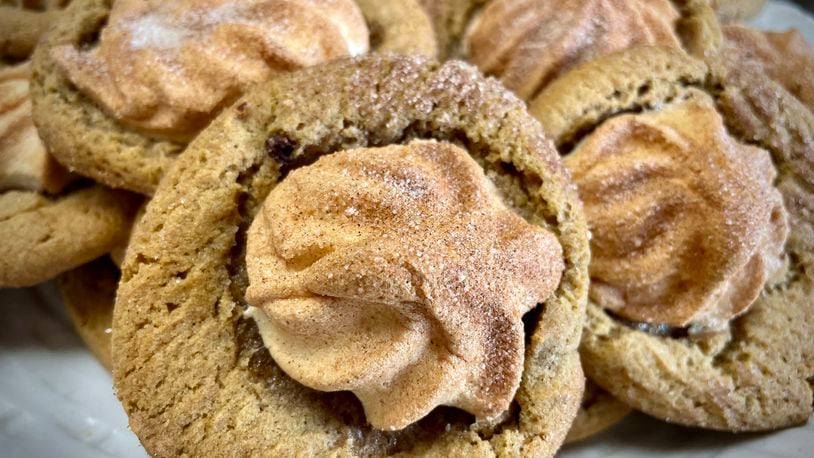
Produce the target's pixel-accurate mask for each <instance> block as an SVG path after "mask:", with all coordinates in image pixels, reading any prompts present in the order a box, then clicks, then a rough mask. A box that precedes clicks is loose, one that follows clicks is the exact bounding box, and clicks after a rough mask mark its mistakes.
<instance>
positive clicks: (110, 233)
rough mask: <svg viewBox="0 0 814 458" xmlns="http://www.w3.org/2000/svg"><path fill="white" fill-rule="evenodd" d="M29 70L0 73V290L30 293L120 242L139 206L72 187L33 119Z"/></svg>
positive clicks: (93, 188)
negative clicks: (35, 286)
mask: <svg viewBox="0 0 814 458" xmlns="http://www.w3.org/2000/svg"><path fill="white" fill-rule="evenodd" d="M29 74H30V70H29V65H28V64H27V63H24V64H20V65H16V66H13V67H9V68H6V69H3V70H0V258H2V259H0V286H4V287H5V286H31V285H33V284H36V283H39V282H42V281H45V280H48V279H50V278H52V277H53V276H55V275H57V274H59V273H61V272H64V271H65V270H68V269H71V268H73V267H76V266H78V265H80V264H83V263H85V262H87V261H89V260H91V259H94V258H96V257H98V256H100V255H102V254H103V253H106V252H108V251H109V250H110V249H111V248H112V247H113V246H114V245H115V244H116V243H119V241H120V240H121V239H122V238H123V237H126V234H127V231H128V229H127V228H128V226H129V224H130V221H131V218H132V214H133V212H134V209H135V204H136V201H137V199H136V198H135V196H132V195H129V194H128V193H124V192H114V191H111V190H109V189H107V188H104V187H103V186H98V185H92V184H88V183H73V184H71V182H72V181H74V180H75V179H76V178H77V177H76V176H73V175H72V174H69V173H68V172H67V171H66V170H65V169H63V168H62V167H61V166H60V165H59V164H57V163H56V162H55V161H54V160H53V158H51V156H50V155H49V154H48V153H47V151H46V149H45V146H44V145H43V144H42V142H41V141H40V138H39V135H38V134H37V130H36V128H35V127H34V124H33V122H32V120H31V101H30V98H29V96H28V76H29Z"/></svg>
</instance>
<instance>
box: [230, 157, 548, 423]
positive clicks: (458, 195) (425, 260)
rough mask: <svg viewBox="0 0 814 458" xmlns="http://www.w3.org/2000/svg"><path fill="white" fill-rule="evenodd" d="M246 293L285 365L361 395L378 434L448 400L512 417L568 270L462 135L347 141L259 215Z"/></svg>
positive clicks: (275, 194) (310, 382)
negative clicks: (440, 139) (530, 315)
mask: <svg viewBox="0 0 814 458" xmlns="http://www.w3.org/2000/svg"><path fill="white" fill-rule="evenodd" d="M246 265H247V269H248V274H249V287H248V290H247V292H246V299H247V301H248V302H249V304H251V305H252V306H253V307H251V308H250V309H249V312H248V314H249V316H252V317H254V318H255V320H256V321H257V323H258V326H259V328H260V331H261V335H262V337H263V341H264V343H265V345H266V346H267V347H268V349H269V351H270V353H271V356H272V357H273V358H274V360H275V361H276V363H277V364H278V365H279V366H280V367H281V368H282V369H283V370H284V371H285V372H286V373H287V374H288V375H289V376H291V377H292V378H293V379H295V380H297V381H299V382H300V383H302V384H304V385H306V386H308V387H311V388H314V389H317V390H322V391H340V390H350V391H352V392H353V393H354V394H355V395H356V396H357V397H358V398H359V400H360V401H361V403H362V405H363V407H364V410H365V414H366V416H367V419H368V421H369V422H370V423H371V424H372V425H373V426H374V427H376V428H379V429H384V430H397V429H401V428H404V427H406V426H408V425H410V424H411V423H413V422H415V421H417V420H419V419H421V418H422V417H424V416H425V415H427V414H428V413H429V412H430V411H431V410H432V409H433V408H435V407H436V406H439V405H446V406H454V407H458V408H461V409H463V410H466V411H468V412H470V413H472V414H474V415H475V416H476V417H477V418H478V419H492V418H495V417H497V416H498V415H500V414H501V413H503V412H505V411H506V410H507V409H508V407H509V404H510V403H511V401H512V399H513V398H514V394H515V392H516V391H517V388H518V386H519V384H520V378H521V375H522V372H523V360H524V351H525V344H524V342H525V341H524V339H525V337H524V328H523V322H522V316H523V315H524V314H525V313H526V312H528V311H530V310H531V309H533V308H534V307H535V306H536V305H537V304H539V303H542V302H544V301H545V300H546V299H547V298H549V297H550V296H551V294H552V293H553V292H554V290H555V289H556V288H557V286H558V285H559V281H560V277H561V276H562V271H563V269H564V262H563V259H562V247H561V246H560V244H559V242H558V240H557V238H556V237H555V236H554V235H553V234H551V233H550V232H548V231H546V230H544V229H542V228H540V227H537V226H534V225H531V224H529V223H527V222H526V221H525V220H524V219H523V218H522V217H520V216H518V215H517V214H516V213H514V212H513V211H511V210H510V209H508V208H507V207H506V206H505V205H504V204H503V203H502V201H501V200H500V198H499V197H498V195H497V191H496V189H495V188H494V186H493V185H492V184H491V182H489V181H488V179H487V178H486V176H485V175H484V172H483V170H482V169H481V167H480V166H479V165H478V164H477V163H476V162H475V161H474V160H473V159H472V158H471V157H470V156H469V154H468V153H467V152H466V151H464V150H463V149H461V148H459V147H457V146H454V145H452V144H450V143H437V142H434V141H413V142H411V143H409V144H407V145H394V146H387V147H381V148H364V149H354V150H346V151H341V152H337V153H333V154H330V155H327V156H323V157H322V158H320V159H319V160H318V161H317V162H316V163H314V164H313V165H310V166H306V167H303V168H300V169H297V170H295V171H293V172H291V173H290V174H289V175H288V176H287V177H286V178H285V179H284V180H283V181H282V182H281V183H280V184H279V185H277V187H276V188H274V189H273V190H272V191H271V193H270V194H269V196H268V197H267V199H266V200H265V202H264V203H263V207H262V209H261V211H260V213H259V214H258V216H257V217H256V218H255V220H254V222H253V223H252V225H251V227H250V229H249V233H248V242H247V255H246Z"/></svg>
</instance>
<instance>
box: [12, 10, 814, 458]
mask: <svg viewBox="0 0 814 458" xmlns="http://www.w3.org/2000/svg"><path fill="white" fill-rule="evenodd" d="M754 25H756V26H758V27H760V28H763V29H766V30H785V29H788V28H789V27H796V28H798V29H800V31H801V32H803V34H804V35H805V36H806V38H807V39H808V41H809V43H814V19H812V18H811V17H810V16H808V15H807V14H805V13H803V12H802V11H801V10H800V9H799V8H797V7H795V6H793V5H791V4H789V3H786V2H780V1H772V2H771V3H770V4H769V5H767V7H766V9H765V10H764V11H763V13H762V14H761V15H760V17H758V18H757V19H756V20H755V21H754ZM0 310H2V312H3V318H2V321H0V456H3V457H48V456H59V457H62V458H74V457H76V458H102V457H144V456H146V453H145V451H144V449H143V448H141V446H140V444H139V442H138V439H137V438H136V437H135V435H133V433H131V432H130V430H129V429H128V427H127V417H126V416H125V414H124V412H123V410H122V408H121V406H120V405H119V403H118V401H117V400H116V396H115V395H114V393H113V389H112V388H111V379H110V375H109V374H108V373H107V372H106V371H105V370H104V369H103V368H102V367H101V366H100V365H99V363H98V362H97V361H96V360H95V359H94V358H93V356H92V355H91V354H90V352H88V351H87V350H86V349H85V347H84V346H83V345H82V342H81V341H80V340H79V338H78V337H77V336H76V335H75V334H74V332H73V329H72V328H71V325H70V322H69V321H68V318H67V317H66V315H65V311H64V307H63V305H62V303H61V301H60V299H59V297H58V294H57V292H56V289H55V288H54V286H53V284H50V283H49V284H45V285H42V286H39V287H36V288H30V289H21V290H8V289H7V290H0ZM812 447H814V423H809V424H808V425H807V426H804V427H799V428H792V429H787V430H784V431H779V432H775V433H772V434H747V435H733V434H727V433H715V432H709V431H702V430H697V429H689V428H681V427H678V426H673V425H669V424H666V423H663V422H660V421H657V420H654V419H652V418H649V417H647V416H645V415H642V414H635V415H631V416H630V417H628V418H627V419H625V420H624V421H623V422H622V423H620V424H619V425H617V426H616V427H614V428H611V429H610V430H609V431H607V432H605V433H603V434H601V435H599V436H597V437H594V438H592V439H590V440H588V441H585V442H583V443H580V444H576V445H573V446H568V447H566V448H564V449H563V451H562V452H561V454H560V456H563V457H568V458H589V457H645V456H653V455H656V454H658V455H659V456H665V457H676V458H678V457H681V458H702V457H707V458H708V457H713V456H714V457H722V458H724V457H732V458H735V457H737V458H749V457H755V458H757V457H800V458H802V457H810V456H814V451H812Z"/></svg>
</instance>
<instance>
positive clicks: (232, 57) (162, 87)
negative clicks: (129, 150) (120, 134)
mask: <svg viewBox="0 0 814 458" xmlns="http://www.w3.org/2000/svg"><path fill="white" fill-rule="evenodd" d="M367 50H368V30H367V25H366V24H365V20H364V17H363V16H362V13H361V11H360V10H359V8H358V6H357V5H356V3H355V2H353V1H352V0H177V1H165V0H118V1H116V2H115V3H114V4H113V8H112V9H111V11H110V17H109V19H108V24H107V25H106V26H105V28H104V29H103V30H102V33H101V35H100V38H99V42H98V44H97V45H96V46H95V47H93V48H91V49H88V50H83V49H77V48H76V47H74V46H59V47H56V48H54V50H53V51H52V52H53V57H54V59H55V60H56V62H57V64H58V65H59V66H60V67H61V69H62V70H63V71H64V72H65V74H66V75H67V77H68V79H69V80H70V81H71V82H72V83H74V84H75V85H76V86H77V87H78V88H79V89H80V90H81V91H82V92H84V93H85V94H86V95H88V96H89V97H90V98H92V99H93V100H94V101H95V102H96V103H97V104H99V105H100V106H101V107H102V108H103V109H105V110H106V112H107V113H108V114H109V115H111V116H113V117H114V118H116V119H118V120H119V121H121V122H122V123H124V124H126V125H128V126H130V127H133V128H136V129H140V130H143V131H145V132H147V133H155V134H158V135H161V136H169V137H181V138H183V137H189V136H191V135H194V134H195V133H196V132H197V131H199V130H200V129H201V128H203V127H204V126H205V125H206V124H207V123H208V122H209V121H210V120H211V118H212V117H213V116H214V115H215V114H216V113H217V112H218V111H219V109H221V108H222V107H224V106H226V105H228V104H229V103H230V102H231V101H233V100H235V99H236V98H237V97H239V96H240V95H241V94H242V92H243V91H244V90H245V89H247V88H248V87H249V86H250V85H252V84H254V83H257V82H259V81H263V80H266V79H268V78H269V77H271V76H273V75H274V74H277V73H280V72H285V71H290V70H293V69H297V68H300V67H304V66H309V65H314V64H317V63H320V62H324V61H327V60H332V59H335V58H339V57H346V56H350V55H358V54H362V53H364V52H366V51H367Z"/></svg>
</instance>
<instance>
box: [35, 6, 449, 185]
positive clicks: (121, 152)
mask: <svg viewBox="0 0 814 458" xmlns="http://www.w3.org/2000/svg"><path fill="white" fill-rule="evenodd" d="M269 1H271V0H269ZM276 2H277V3H285V4H286V5H287V6H286V9H275V8H271V9H269V8H266V9H263V10H262V12H263V15H259V14H253V15H252V17H253V18H254V19H253V20H256V21H265V20H273V19H274V18H275V17H276V16H273V15H274V14H276V13H275V11H285V12H286V13H285V14H288V12H289V10H291V11H295V12H298V13H297V14H299V15H298V16H293V17H292V18H289V19H291V20H289V21H287V22H286V21H282V22H280V24H281V25H282V26H284V27H290V28H292V32H291V33H282V34H276V35H275V31H276V30H278V28H276V27H258V26H256V25H255V26H251V27H249V26H247V27H246V28H240V29H235V30H232V29H229V30H232V32H228V33H227V32H226V31H225V30H226V29H218V28H217V24H220V22H217V21H216V22H215V23H214V24H215V26H212V25H211V24H210V23H200V22H195V21H196V20H197V19H195V18H200V17H202V16H195V15H189V16H184V13H183V8H185V7H189V8H201V9H206V8H209V6H206V5H204V4H198V3H194V2H193V3H189V2H187V3H180V4H162V3H161V2H152V3H150V4H149V8H153V9H154V10H155V11H152V10H151V11H152V12H150V13H149V14H147V13H144V11H142V10H141V8H143V7H142V6H141V5H143V2H124V3H122V2H119V3H116V5H118V6H119V7H120V11H121V12H120V13H118V14H117V15H116V16H115V17H114V19H116V18H118V19H116V20H115V21H113V20H112V21H108V16H109V14H110V12H111V7H112V6H111V3H112V2H110V1H104V0H82V1H77V2H74V3H73V4H72V5H71V6H70V7H69V8H68V9H67V10H66V12H65V15H64V17H63V18H62V19H61V20H60V21H59V22H58V23H57V24H55V26H54V28H53V29H52V31H51V32H50V33H49V34H48V35H47V36H46V37H45V38H44V40H43V43H42V45H41V46H39V47H38V51H37V52H36V53H35V57H34V67H35V71H34V76H33V79H32V93H33V97H34V116H35V121H36V122H37V124H38V126H39V128H40V133H41V135H42V137H43V140H44V141H45V143H46V145H48V147H49V149H50V150H51V152H52V153H53V154H54V156H55V157H56V158H57V159H58V160H59V161H60V162H61V163H63V164H64V165H66V166H67V167H69V168H70V169H72V170H76V171H77V172H78V173H80V174H82V175H85V176H88V177H91V178H93V179H94V180H96V181H98V182H100V183H103V184H106V185H109V186H111V187H114V188H125V189H129V190H132V191H135V192H139V193H144V194H151V193H152V192H153V191H154V189H155V187H156V185H157V183H158V181H159V179H160V178H161V176H162V175H163V174H164V172H165V170H166V169H167V168H168V167H169V165H170V164H171V163H172V162H173V160H174V158H175V157H176V156H177V155H178V154H179V153H180V152H181V151H182V150H183V149H184V147H185V146H186V144H187V142H188V141H189V140H190V139H191V138H192V137H194V135H195V134H196V133H197V131H198V130H199V129H200V128H201V127H203V126H205V125H206V124H207V123H208V122H209V120H210V119H211V118H212V117H213V116H214V114H216V113H217V111H218V110H220V109H221V108H222V107H224V106H226V105H228V104H229V102H231V101H232V100H234V98H236V97H237V96H238V95H239V93H240V92H241V91H242V90H243V89H245V87H247V86H248V85H249V84H250V83H251V82H253V81H259V80H262V79H264V78H266V77H268V75H267V73H268V72H269V71H270V70H269V68H268V67H267V66H266V63H273V64H275V65H276V67H275V68H276V70H275V71H278V72H279V71H287V70H289V69H291V68H297V67H299V66H302V65H303V64H306V63H308V62H309V59H311V58H312V57H313V56H314V55H315V56H321V55H324V56H326V57H329V56H331V55H333V54H332V53H335V52H336V53H340V54H341V53H345V54H344V55H347V53H348V52H350V53H356V52H359V51H360V50H361V48H358V47H359V46H361V45H359V44H357V43H356V42H355V41H353V40H355V38H353V37H356V36H357V35H358V34H357V35H348V36H347V37H345V35H343V34H346V32H349V31H350V30H355V29H354V27H352V26H351V25H350V23H347V24H344V23H343V24H342V25H341V27H339V26H338V25H336V24H339V23H338V22H337V23H333V22H330V21H329V22H327V23H326V22H325V21H327V20H328V19H327V16H326V17H322V16H323V15H327V14H329V13H332V12H336V14H340V15H342V16H341V17H342V18H344V19H341V20H340V19H337V20H338V21H340V22H341V21H344V20H347V21H350V22H354V23H359V22H360V21H361V22H362V24H361V27H362V28H364V27H365V24H364V22H366V23H367V28H368V29H369V30H370V33H371V35H370V37H369V38H370V40H369V41H370V42H371V43H372V44H373V48H372V49H374V50H376V49H381V50H386V51H399V52H405V53H429V54H431V53H434V52H435V41H434V40H433V39H432V36H433V35H432V30H431V25H430V24H429V20H428V19H427V17H426V16H425V15H423V14H422V12H421V10H420V9H419V8H418V6H417V5H416V4H414V3H413V2H402V1H388V2H368V1H363V2H358V4H359V6H360V7H361V8H362V9H361V13H359V10H355V12H354V11H346V10H344V9H343V10H337V9H334V8H331V9H325V8H323V9H320V8H321V7H319V5H317V4H316V3H313V4H312V3H307V4H299V3H297V4H295V3H291V2H286V1H284V0H276ZM227 3H228V5H231V6H228V5H227V6H223V5H221V6H220V7H218V8H220V9H217V8H216V11H225V10H224V8H229V7H231V8H262V7H263V5H262V4H260V3H259V2H252V3H250V4H245V5H246V6H241V5H243V4H239V3H233V2H227ZM340 3H341V4H342V5H344V6H349V7H353V8H354V9H355V6H354V3H352V2H350V0H344V1H343V2H340ZM258 5H259V6H258ZM295 5H296V6H295ZM337 5H339V3H338V4H337ZM212 8H214V6H213V7H212ZM337 8H338V7H337ZM114 11H115V10H114ZM258 11H261V10H258ZM236 14H237V13H236ZM240 14H243V13H240ZM291 14H294V13H291ZM358 14H363V15H365V17H364V18H361V17H358ZM151 15H153V16H151ZM155 15H158V16H155ZM161 15H165V16H167V17H170V16H172V15H178V17H176V18H175V19H166V18H165V19H161V20H164V21H169V22H167V23H168V24H171V26H168V27H169V28H165V29H166V30H175V29H174V28H173V27H176V28H177V27H182V28H183V27H187V29H188V30H186V31H184V32H183V33H180V34H176V35H175V36H176V37H178V36H180V37H186V36H188V35H189V34H198V35H196V36H199V37H200V39H199V40H186V41H184V40H182V41H180V42H178V43H176V46H186V47H187V48H185V49H187V50H188V51H190V52H189V53H187V54H185V56H186V55H192V56H196V57H195V58H194V59H193V58H190V59H191V60H189V59H188V60H184V59H180V58H179V57H177V55H176V54H173V52H174V51H173V48H172V47H169V50H168V48H163V47H161V46H159V44H160V43H162V41H156V42H153V41H150V40H148V38H149V36H147V35H139V36H140V37H142V38H139V39H136V40H131V41H128V40H126V39H125V38H126V37H127V36H130V35H128V34H133V33H136V32H133V31H134V30H136V29H135V28H134V27H137V26H139V24H142V25H144V24H146V22H144V21H149V20H153V19H150V18H153V17H158V18H160V17H163V16H161ZM309 15H310V16H309ZM173 17H174V16H173ZM184 17H186V18H187V19H183V18H184ZM207 17H208V16H207ZM217 17H218V18H220V19H223V20H226V21H228V20H229V18H230V17H233V16H229V15H226V14H222V15H220V16H217ZM145 18H146V19H145ZM309 18H311V19H309ZM317 18H319V19H320V21H321V22H319V23H316V22H313V21H312V19H314V20H315V19H317ZM184 21H186V22H184ZM190 21H191V22H190ZM323 23H325V24H323ZM173 24H174V25H173ZM319 24H323V25H319ZM330 24H335V25H330ZM114 26H115V27H114ZM213 27H214V28H213ZM357 28H358V27H357ZM218 30H222V32H219V31H218ZM312 30H313V32H312ZM293 31H298V32H297V33H296V34H295V33H293ZM233 32H234V33H233ZM357 32H358V31H357ZM106 33H109V34H110V38H105V37H106V36H107V35H106ZM310 33H314V34H318V36H319V39H317V38H316V37H315V38H314V39H313V40H312V39H310V38H309V37H310V36H311V35H309V34H310ZM212 34H216V35H212ZM241 34H242V35H241ZM253 34H254V35H253ZM257 34H266V35H269V37H267V38H269V40H268V42H270V43H276V44H277V45H278V47H277V48H275V49H277V50H278V51H279V52H283V51H284V53H285V55H284V56H279V58H274V59H271V58H269V59H268V60H264V59H265V57H263V56H264V54H263V53H259V52H255V51H254V50H255V47H254V46H252V45H251V43H257V40H255V39H254V38H251V37H253V36H256V35H257ZM100 36H101V38H102V41H101V42H98V40H99V37H100ZM133 36H136V35H133ZM189 36H191V35H189ZM215 36H217V37H218V39H213V38H212V37H215ZM207 37H208V38H207ZM343 37H344V38H343ZM406 37H409V38H406ZM352 38H353V40H351V39H352ZM364 38H368V37H364ZM238 39H240V40H244V41H246V42H247V43H248V44H247V45H246V46H241V47H238V48H235V47H231V48H230V47H229V45H228V44H229V43H233V42H234V40H238ZM218 40H220V41H218ZM347 40H351V41H347ZM165 41H166V40H164V42H165ZM367 41H368V40H365V46H366V43H367ZM277 42H279V43H277ZM100 43H101V44H100ZM104 43H108V46H107V47H105V46H102V45H104ZM201 43H206V45H205V46H200V44H201ZM340 43H345V44H348V45H349V46H350V48H347V47H344V48H343V46H345V45H344V44H340ZM91 44H96V45H97V46H96V47H95V48H94V49H98V50H99V51H90V53H93V52H96V54H87V53H85V51H82V50H83V49H88V46H89V45H91ZM207 46H212V47H218V46H220V48H218V50H217V51H216V52H215V53H214V54H213V53H212V52H211V50H210V48H207ZM221 48H223V49H221ZM312 48H313V49H312ZM106 49H107V50H108V51H109V52H108V53H107V54H103V53H104V52H105V50H106ZM365 49H366V48H365ZM145 50H149V52H150V53H152V54H150V53H147V54H145ZM238 51H239V52H245V53H248V54H250V55H251V56H252V58H254V59H255V61H254V62H253V63H251V64H248V63H247V64H245V65H244V64H241V63H240V62H243V61H244V60H246V59H249V58H248V57H247V56H243V57H240V56H232V54H234V53H235V52H238ZM312 51H313V52H312ZM126 53H130V54H127V57H122V56H125V54H126ZM270 53H271V51H270ZM298 53H299V54H298ZM131 54H132V55H131ZM272 54H273V53H272ZM58 55H60V56H61V57H59V58H57V56H58ZM139 56H141V57H139ZM173 56H176V57H173ZM291 56H294V57H291ZM138 58H143V59H151V58H155V59H159V62H165V61H166V62H167V63H166V65H163V66H159V67H156V66H154V65H146V64H145V65H144V66H142V67H143V68H151V69H152V70H151V72H144V71H139V72H127V71H125V70H126V69H123V66H126V65H131V63H133V64H132V65H135V64H138V61H137V59H138ZM324 58H325V57H324ZM88 59H90V60H91V61H92V62H93V63H92V64H89V63H88V62H87V61H88ZM105 59H108V60H110V61H111V62H114V63H113V64H112V67H111V68H112V69H116V68H122V69H123V70H122V72H120V73H121V75H119V74H117V76H116V77H115V78H101V77H100V76H99V74H98V73H95V72H96V70H97V69H98V68H99V65H101V64H100V63H101V62H106V60H105ZM117 59H118V60H123V62H119V63H118V64H117V63H115V61H117ZM292 59H293V60H292ZM302 59H305V60H302ZM259 61H262V62H259ZM80 62H81V63H80ZM249 62H251V60H249ZM258 62H259V63H258ZM241 65H243V67H241ZM185 66H187V67H189V68H188V70H187V71H186V72H181V73H178V72H179V70H178V69H179V68H181V69H183V68H185ZM66 69H70V71H68V72H67V73H66ZM249 69H250V70H251V71H249ZM218 72H221V73H218ZM179 74H184V75H187V76H188V75H189V74H193V75H196V77H197V78H198V79H197V80H195V81H194V83H193V82H192V81H187V80H183V81H182V82H178V80H177V78H182V77H181V76H179ZM133 75H136V76H135V78H137V79H132V78H134V76H133ZM224 75H225V76H224ZM69 76H70V77H71V78H73V79H69ZM187 76H184V77H183V78H187ZM138 78H141V79H138ZM97 80H98V81H97ZM77 82H80V83H82V84H83V86H82V89H79V88H77V85H76V84H75V83H77ZM111 84H113V85H117V86H115V87H113V86H111ZM193 84H194V85H195V87H196V88H198V89H197V90H196V91H195V92H194V94H192V93H187V92H185V89H184V88H186V87H191V85H193ZM146 87H150V88H151V89H150V90H144V88H146ZM157 94H158V95H157ZM204 95H206V97H205V96H204ZM100 101H101V102H104V104H102V103H100Z"/></svg>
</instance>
